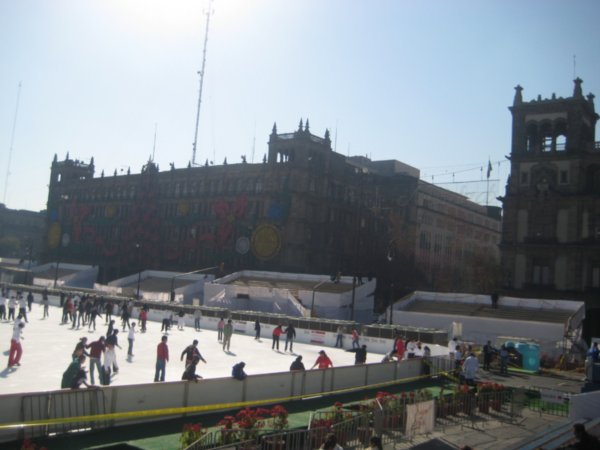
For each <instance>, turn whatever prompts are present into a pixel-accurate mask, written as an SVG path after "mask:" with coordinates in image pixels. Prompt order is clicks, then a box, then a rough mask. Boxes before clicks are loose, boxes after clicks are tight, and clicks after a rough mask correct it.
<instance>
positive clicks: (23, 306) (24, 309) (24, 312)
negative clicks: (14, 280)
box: [19, 294, 29, 323]
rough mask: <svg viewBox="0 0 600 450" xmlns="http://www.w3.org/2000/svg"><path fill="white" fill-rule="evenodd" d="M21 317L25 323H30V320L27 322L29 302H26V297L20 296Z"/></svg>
mask: <svg viewBox="0 0 600 450" xmlns="http://www.w3.org/2000/svg"><path fill="white" fill-rule="evenodd" d="M19 315H20V316H23V318H24V319H25V322H27V323H29V320H27V300H25V297H23V296H22V295H20V294H19Z"/></svg>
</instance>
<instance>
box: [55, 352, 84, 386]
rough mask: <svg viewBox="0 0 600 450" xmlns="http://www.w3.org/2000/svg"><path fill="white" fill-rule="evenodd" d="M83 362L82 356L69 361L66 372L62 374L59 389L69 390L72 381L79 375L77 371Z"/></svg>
mask: <svg viewBox="0 0 600 450" xmlns="http://www.w3.org/2000/svg"><path fill="white" fill-rule="evenodd" d="M84 361H85V356H84V355H79V356H76V357H74V358H73V359H72V360H71V364H69V366H68V367H67V370H65V371H64V372H63V375H62V380H61V382H60V388H61V389H71V385H72V383H73V379H74V378H75V377H76V376H77V375H78V374H79V370H80V369H81V366H82V364H83V362H84Z"/></svg>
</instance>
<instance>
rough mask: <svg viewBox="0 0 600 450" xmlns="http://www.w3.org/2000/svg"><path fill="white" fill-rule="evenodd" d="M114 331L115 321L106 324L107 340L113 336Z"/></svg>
mask: <svg viewBox="0 0 600 450" xmlns="http://www.w3.org/2000/svg"><path fill="white" fill-rule="evenodd" d="M114 329H115V321H114V320H111V321H110V323H109V324H108V328H107V330H106V337H107V338H108V337H109V336H111V335H112V334H113V331H114Z"/></svg>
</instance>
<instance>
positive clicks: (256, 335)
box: [254, 319, 260, 340]
mask: <svg viewBox="0 0 600 450" xmlns="http://www.w3.org/2000/svg"><path fill="white" fill-rule="evenodd" d="M259 339H260V322H259V321H258V319H256V321H255V322H254V340H259Z"/></svg>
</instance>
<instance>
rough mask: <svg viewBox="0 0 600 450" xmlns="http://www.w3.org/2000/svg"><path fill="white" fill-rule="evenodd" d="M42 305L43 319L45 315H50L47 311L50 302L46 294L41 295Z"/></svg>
mask: <svg viewBox="0 0 600 450" xmlns="http://www.w3.org/2000/svg"><path fill="white" fill-rule="evenodd" d="M42 305H43V306H44V315H43V317H42V319H45V318H46V317H50V311H49V309H50V308H49V305H50V302H49V300H48V295H47V294H46V295H43V296H42Z"/></svg>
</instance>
